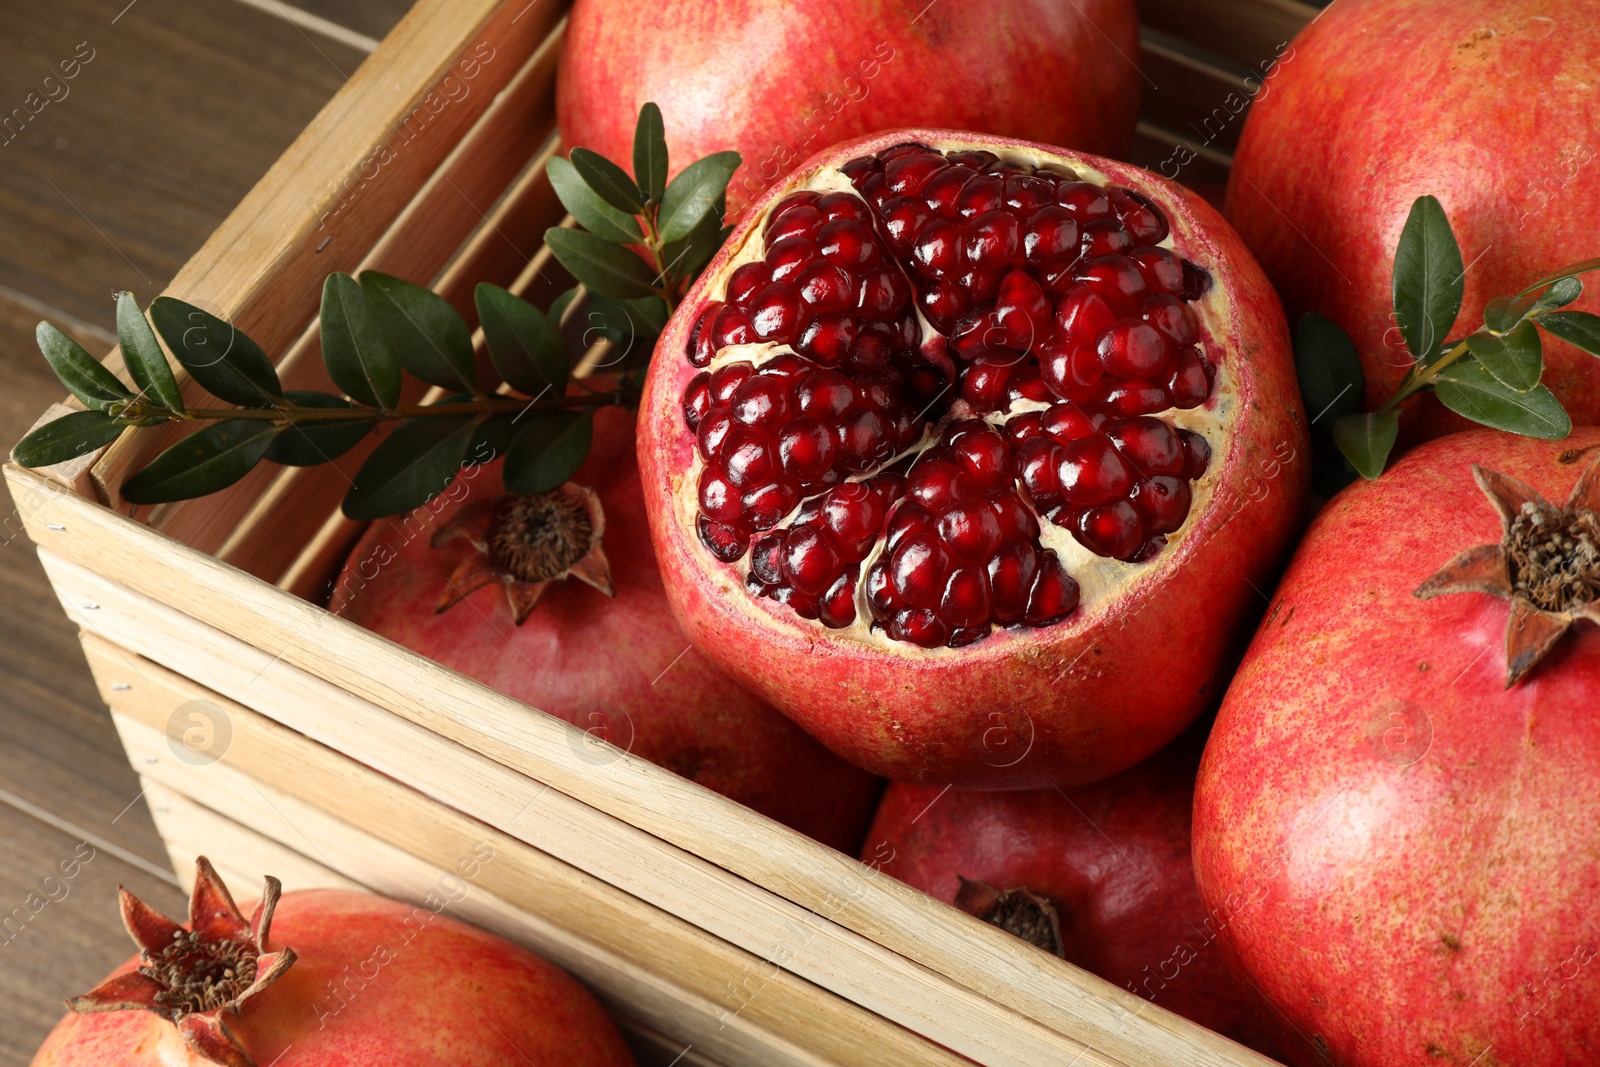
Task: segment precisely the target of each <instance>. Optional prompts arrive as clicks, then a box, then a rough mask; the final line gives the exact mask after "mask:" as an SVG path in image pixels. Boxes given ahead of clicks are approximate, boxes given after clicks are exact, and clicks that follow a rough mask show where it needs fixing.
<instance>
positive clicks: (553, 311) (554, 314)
mask: <svg viewBox="0 0 1600 1067" xmlns="http://www.w3.org/2000/svg"><path fill="white" fill-rule="evenodd" d="M576 299H578V290H576V289H568V290H567V291H566V292H564V293H562V294H561V295H560V296H558V297H556V298H555V299H554V300H552V301H550V310H549V311H547V312H546V313H545V314H546V315H547V316H548V317H549V319H550V325H552V326H554V327H555V328H556V329H558V330H559V329H561V320H562V319H564V318H566V315H567V308H569V307H571V306H572V302H573V301H574V300H576Z"/></svg>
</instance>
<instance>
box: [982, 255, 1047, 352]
mask: <svg viewBox="0 0 1600 1067" xmlns="http://www.w3.org/2000/svg"><path fill="white" fill-rule="evenodd" d="M994 317H995V321H996V322H997V323H998V325H999V326H1000V329H1001V331H1002V332H1003V333H1004V335H1005V343H1006V345H1007V347H1010V348H1014V349H1016V350H1017V351H1019V352H1026V351H1028V350H1029V349H1031V348H1033V346H1034V345H1036V344H1037V343H1039V342H1041V341H1043V340H1045V338H1047V337H1049V336H1050V333H1051V330H1052V328H1053V326H1054V323H1053V322H1052V321H1051V307H1050V299H1049V298H1048V297H1046V296H1045V295H1044V290H1043V289H1041V288H1039V283H1038V282H1036V281H1034V280H1033V278H1032V276H1030V275H1029V274H1028V273H1027V272H1025V271H1020V270H1012V271H1008V272H1007V273H1006V275H1005V276H1004V277H1003V278H1001V279H1000V292H999V294H998V295H997V297H996V299H995V305H994Z"/></svg>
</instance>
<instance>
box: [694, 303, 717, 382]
mask: <svg viewBox="0 0 1600 1067" xmlns="http://www.w3.org/2000/svg"><path fill="white" fill-rule="evenodd" d="M721 310H722V305H721V304H719V303H717V302H716V301H712V302H711V303H709V304H707V305H706V309H705V310H704V311H702V312H701V313H700V315H699V317H698V318H696V319H695V320H694V327H693V328H692V329H691V330H690V331H689V347H688V356H689V362H690V364H691V365H693V366H696V367H704V366H706V365H707V364H709V363H710V362H711V360H712V359H713V358H715V357H716V354H717V345H716V342H715V341H714V340H713V339H712V337H711V324H712V322H714V321H715V320H716V317H717V312H719V311H721Z"/></svg>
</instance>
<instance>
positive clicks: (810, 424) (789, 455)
mask: <svg viewBox="0 0 1600 1067" xmlns="http://www.w3.org/2000/svg"><path fill="white" fill-rule="evenodd" d="M837 449H838V445H837V444H835V442H834V439H833V431H832V430H830V429H829V428H828V427H827V426H824V425H823V424H822V423H820V422H818V421H817V420H816V419H808V418H803V417H802V418H798V419H795V420H793V421H792V422H789V423H787V424H786V425H785V426H784V427H783V429H781V430H779V431H778V459H779V462H781V463H782V464H783V471H784V473H785V474H787V475H788V476H789V477H791V478H793V479H794V480H795V481H797V482H801V483H802V484H809V483H812V482H815V481H816V480H817V479H818V478H821V477H822V474H823V472H824V471H826V470H828V469H829V468H830V467H832V466H833V460H834V455H835V453H836V451H837Z"/></svg>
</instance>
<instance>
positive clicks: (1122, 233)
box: [1078, 219, 1133, 259]
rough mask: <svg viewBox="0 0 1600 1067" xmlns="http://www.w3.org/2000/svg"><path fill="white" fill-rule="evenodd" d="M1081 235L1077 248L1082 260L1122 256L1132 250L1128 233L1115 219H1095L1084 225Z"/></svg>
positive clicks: (1131, 239)
mask: <svg viewBox="0 0 1600 1067" xmlns="http://www.w3.org/2000/svg"><path fill="white" fill-rule="evenodd" d="M1082 233H1083V236H1082V238H1081V239H1080V244H1079V246H1078V248H1079V254H1080V255H1082V257H1083V258H1084V259H1094V258H1096V257H1097V256H1115V255H1122V254H1123V253H1125V252H1128V251H1130V250H1132V248H1133V238H1131V237H1129V236H1128V231H1127V230H1124V229H1123V228H1122V223H1120V222H1118V221H1117V220H1116V219H1096V220H1095V221H1094V222H1089V223H1085V224H1084V227H1083V230H1082Z"/></svg>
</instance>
